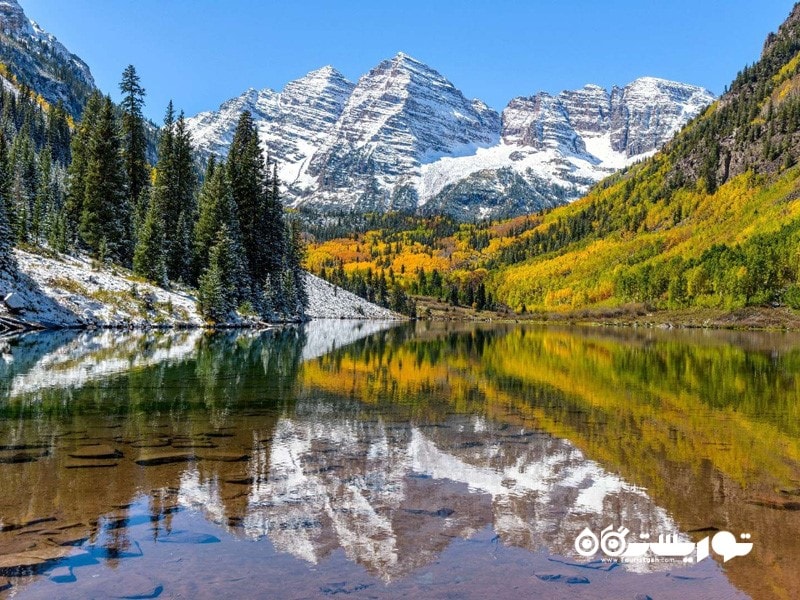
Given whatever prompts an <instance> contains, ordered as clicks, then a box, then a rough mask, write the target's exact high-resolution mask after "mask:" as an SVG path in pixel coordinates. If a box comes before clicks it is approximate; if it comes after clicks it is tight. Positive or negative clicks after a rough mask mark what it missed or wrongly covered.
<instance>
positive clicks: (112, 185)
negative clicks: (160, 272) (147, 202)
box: [80, 97, 133, 265]
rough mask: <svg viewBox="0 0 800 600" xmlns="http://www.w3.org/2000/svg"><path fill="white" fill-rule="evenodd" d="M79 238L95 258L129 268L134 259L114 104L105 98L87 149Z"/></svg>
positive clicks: (129, 214) (129, 212) (129, 213)
mask: <svg viewBox="0 0 800 600" xmlns="http://www.w3.org/2000/svg"><path fill="white" fill-rule="evenodd" d="M86 154H87V160H86V173H85V178H84V185H85V191H84V198H83V209H82V212H81V220H80V236H81V240H82V241H83V243H84V245H85V246H86V248H87V249H88V250H89V251H90V252H91V253H92V254H93V255H94V256H96V257H101V256H103V255H105V256H103V257H104V258H108V259H110V260H112V261H116V262H119V263H121V264H123V265H129V264H130V263H131V258H132V256H133V243H132V242H133V239H132V235H131V234H132V231H131V226H132V222H131V211H130V205H129V204H128V198H127V190H126V187H125V170H124V163H123V161H122V152H121V148H120V138H119V127H118V125H117V120H116V117H115V115H114V105H113V104H112V102H111V98H110V97H106V98H105V100H104V102H103V106H102V108H101V109H100V114H99V115H98V118H97V125H96V126H95V127H94V128H93V131H92V135H91V137H90V139H89V145H88V148H87V152H86Z"/></svg>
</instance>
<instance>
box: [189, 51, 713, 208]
mask: <svg viewBox="0 0 800 600" xmlns="http://www.w3.org/2000/svg"><path fill="white" fill-rule="evenodd" d="M712 100H713V96H712V95H711V93H710V92H708V91H706V90H703V89H702V88H698V87H695V86H690V85H686V84H680V83H675V82H669V81H664V80H660V79H654V78H642V79H638V80H636V81H634V82H633V83H631V84H630V85H628V86H626V87H624V88H616V87H615V88H613V89H612V90H611V91H608V90H604V89H603V88H600V87H598V86H586V87H585V88H583V89H581V90H577V91H571V92H562V93H561V94H558V95H557V96H552V95H550V94H547V93H544V92H543V93H539V94H537V95H536V96H533V97H529V98H515V99H514V100H512V101H511V102H510V103H509V105H508V106H507V107H506V108H505V110H504V111H503V113H502V115H499V114H498V113H497V112H495V111H494V110H492V109H491V108H489V107H488V106H487V105H486V104H484V103H483V102H481V101H480V100H469V99H467V98H466V97H464V95H463V94H462V93H461V92H460V91H459V90H458V89H457V88H456V87H455V86H454V85H453V84H452V83H451V82H450V81H448V80H447V79H446V78H445V77H443V76H442V75H441V74H440V73H438V72H437V71H436V70H434V69H432V68H431V67H429V66H427V65H425V64H424V63H422V62H420V61H418V60H416V59H414V58H412V57H410V56H408V55H406V54H403V53H399V54H397V55H396V56H395V57H394V58H392V59H389V60H385V61H383V62H381V63H380V64H379V65H378V66H376V67H375V68H374V69H372V70H371V71H369V72H368V73H367V74H365V75H364V76H363V77H361V78H360V79H359V81H358V82H357V83H356V84H353V83H351V82H349V81H347V80H346V79H345V78H344V77H343V76H342V75H341V74H340V73H339V72H337V71H336V70H335V69H333V68H332V67H325V68H323V69H320V70H318V71H313V72H312V73H309V74H308V75H306V76H305V77H303V78H301V79H298V80H296V81H293V82H291V83H289V84H288V85H287V86H286V88H285V89H284V90H283V91H282V92H275V91H273V90H269V89H266V90H262V91H256V90H254V89H250V90H248V91H247V92H245V93H244V94H242V95H241V96H239V97H238V98H234V99H232V100H229V101H227V102H225V103H224V104H223V105H222V106H221V107H220V109H219V110H218V111H212V112H205V113H201V114H199V115H197V116H195V117H192V118H190V119H189V127H190V130H191V131H192V134H193V137H194V140H195V142H196V143H197V144H198V146H199V148H200V150H201V152H203V153H204V154H210V153H215V154H219V155H224V154H225V153H226V151H227V146H228V144H229V143H230V140H231V139H232V136H233V131H234V129H235V125H236V119H237V117H238V115H239V114H240V113H241V111H243V110H249V111H251V112H252V113H253V115H254V117H255V119H256V121H257V122H258V124H259V131H260V134H261V140H262V143H263V145H264V147H265V150H266V151H267V152H269V154H270V156H271V157H273V158H275V159H277V160H278V165H279V169H280V175H281V179H282V180H283V182H284V186H285V197H286V201H287V203H288V204H289V205H290V206H294V207H305V208H309V209H312V210H315V211H357V212H366V211H379V212H380V211H385V210H406V211H418V212H422V213H433V214H435V213H445V214H450V215H452V216H455V217H457V218H461V219H468V218H476V217H486V216H492V217H501V216H513V215H517V214H523V213H528V212H532V211H536V210H539V209H541V208H544V207H551V206H554V205H557V204H562V203H565V202H567V201H570V200H574V199H575V198H577V197H579V196H580V195H581V194H583V193H585V192H586V190H588V188H589V187H590V186H591V185H592V184H594V183H595V182H596V181H598V180H599V179H601V178H602V177H604V176H606V175H608V174H610V173H613V172H614V171H616V170H617V169H620V168H622V167H624V166H627V165H629V164H631V163H633V162H636V161H637V160H640V159H641V158H643V157H645V156H647V155H649V154H651V153H652V152H654V151H655V150H656V149H658V148H659V147H660V146H662V145H663V144H664V143H665V142H666V141H667V140H669V139H670V137H671V136H672V135H674V133H675V132H676V131H677V130H678V129H680V128H681V127H682V126H683V125H684V124H685V123H686V122H687V121H688V120H690V119H691V118H692V117H694V116H695V115H697V114H698V113H699V112H700V110H702V109H703V108H704V107H705V106H706V105H707V104H709V103H710V102H711V101H712Z"/></svg>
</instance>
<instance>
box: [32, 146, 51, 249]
mask: <svg viewBox="0 0 800 600" xmlns="http://www.w3.org/2000/svg"><path fill="white" fill-rule="evenodd" d="M50 157H51V154H50V147H49V146H45V148H44V149H43V150H42V152H41V153H40V154H39V176H38V181H37V184H36V199H35V200H34V203H33V213H32V215H31V239H32V241H33V243H39V242H41V241H42V239H43V237H44V234H45V228H46V225H47V221H48V219H49V217H50V213H51V211H52V210H53V208H54V206H53V205H54V203H55V194H54V190H53V181H52V177H53V162H52V160H51V158H50Z"/></svg>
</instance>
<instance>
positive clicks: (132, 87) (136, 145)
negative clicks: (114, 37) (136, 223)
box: [119, 65, 150, 219]
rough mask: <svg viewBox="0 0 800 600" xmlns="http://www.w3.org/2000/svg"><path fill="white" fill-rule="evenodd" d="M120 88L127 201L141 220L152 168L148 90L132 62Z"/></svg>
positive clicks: (124, 73)
mask: <svg viewBox="0 0 800 600" xmlns="http://www.w3.org/2000/svg"><path fill="white" fill-rule="evenodd" d="M119 89H120V91H121V92H122V102H121V104H120V108H121V109H122V122H121V130H122V157H123V160H124V161H125V175H126V178H127V182H128V202H129V204H130V205H131V206H132V207H133V211H134V215H135V216H136V217H137V218H139V219H141V218H143V215H144V213H145V212H147V210H148V202H147V198H146V196H145V190H146V189H147V187H148V186H149V184H150V168H149V167H148V164H147V135H146V131H145V122H144V116H143V114H142V108H143V107H144V97H145V89H144V88H143V87H142V85H141V82H140V80H139V75H137V73H136V69H135V67H134V66H133V65H128V66H127V67H126V68H125V70H124V71H123V73H122V81H121V82H120V84H119Z"/></svg>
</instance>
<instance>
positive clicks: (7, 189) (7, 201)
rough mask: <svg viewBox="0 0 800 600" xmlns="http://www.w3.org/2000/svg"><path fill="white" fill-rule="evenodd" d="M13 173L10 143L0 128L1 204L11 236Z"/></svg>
mask: <svg viewBox="0 0 800 600" xmlns="http://www.w3.org/2000/svg"><path fill="white" fill-rule="evenodd" d="M11 189H12V173H11V163H10V157H9V155H8V143H7V142H6V135H5V133H4V131H3V129H2V128H0V203H2V205H3V208H4V212H5V218H6V224H7V225H8V226H9V227H10V228H11V235H12V236H13V231H14V212H13V210H14V204H13V201H12V196H11Z"/></svg>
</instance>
